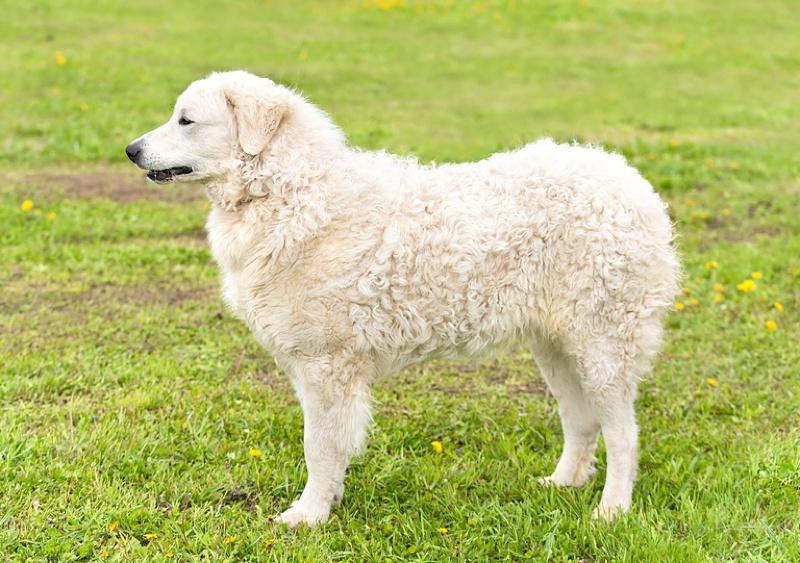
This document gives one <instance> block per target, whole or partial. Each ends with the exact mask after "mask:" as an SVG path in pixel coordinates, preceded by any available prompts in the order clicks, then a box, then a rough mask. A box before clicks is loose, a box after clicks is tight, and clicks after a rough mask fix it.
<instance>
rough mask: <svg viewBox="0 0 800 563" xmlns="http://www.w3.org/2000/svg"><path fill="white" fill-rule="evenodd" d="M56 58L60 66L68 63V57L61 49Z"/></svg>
mask: <svg viewBox="0 0 800 563" xmlns="http://www.w3.org/2000/svg"><path fill="white" fill-rule="evenodd" d="M54 58H55V60H56V64H57V65H59V66H60V65H65V64H67V57H65V56H64V53H62V52H61V51H56V54H55V56H54Z"/></svg>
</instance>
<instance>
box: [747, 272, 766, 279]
mask: <svg viewBox="0 0 800 563" xmlns="http://www.w3.org/2000/svg"><path fill="white" fill-rule="evenodd" d="M750 277H751V278H753V279H754V280H760V279H761V278H763V277H764V274H762V273H761V272H753V273H752V274H750Z"/></svg>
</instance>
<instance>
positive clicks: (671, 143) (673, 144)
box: [669, 137, 681, 147]
mask: <svg viewBox="0 0 800 563" xmlns="http://www.w3.org/2000/svg"><path fill="white" fill-rule="evenodd" d="M680 144H681V143H680V141H678V139H676V138H674V137H673V138H672V139H670V140H669V146H671V147H677V146H678V145H680Z"/></svg>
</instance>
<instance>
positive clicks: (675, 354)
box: [0, 0, 800, 562]
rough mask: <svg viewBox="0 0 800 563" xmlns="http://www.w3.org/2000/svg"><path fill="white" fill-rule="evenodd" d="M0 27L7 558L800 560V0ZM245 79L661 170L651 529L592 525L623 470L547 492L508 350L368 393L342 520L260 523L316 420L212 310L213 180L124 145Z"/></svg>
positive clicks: (445, 150)
mask: <svg viewBox="0 0 800 563" xmlns="http://www.w3.org/2000/svg"><path fill="white" fill-rule="evenodd" d="M0 6H2V7H3V18H2V20H1V21H0V52H1V53H2V57H1V58H0V123H2V135H0V225H2V230H0V245H1V247H2V253H0V283H2V286H3V290H2V292H1V293H0V560H2V561H46V560H50V561H77V560H109V561H123V560H124V561H131V560H134V561H200V560H208V561H241V560H251V561H258V560H264V561H267V560H274V561H327V560H342V561H372V560H381V561H407V560H413V561H446V560H468V561H481V560H517V561H522V560H534V561H547V560H550V561H579V560H582V561H632V562H640V561H667V560H671V561H733V560H735V561H770V562H772V561H798V560H800V524H799V523H800V414H798V413H799V412H800V345H798V340H799V339H800V219H798V218H799V217H800V152H799V151H798V146H800V104H798V103H797V100H798V92H800V34H798V33H797V30H798V29H800V12H798V10H797V6H796V3H793V2H790V1H788V0H785V1H782V2H781V1H767V2H755V1H752V0H751V1H742V0H731V1H730V2H726V3H719V2H714V1H712V0H702V1H701V0H694V1H690V0H679V1H677V2H670V3H661V2H652V1H645V0H643V1H640V2H623V1H621V0H613V1H609V2H601V1H599V0H581V1H578V2H572V1H569V2H560V1H559V2H556V1H551V2H524V1H521V0H519V1H516V2H515V1H513V0H512V1H509V2H498V1H481V2H466V1H465V2H458V1H455V0H452V1H439V2H414V1H412V0H405V1H403V0H372V1H361V0H359V1H355V0H354V1H350V2H324V1H317V2H307V1H304V0H296V1H294V2H256V1H249V2H227V3H223V2H211V1H198V0H195V1H188V0H182V1H176V2H156V1H154V0H139V1H137V2H110V1H93V2H89V1H88V0H72V1H69V2H67V1H57V0H42V1H36V2H25V3H23V2H13V1H11V2H4V3H0ZM231 68H246V69H248V70H251V71H253V72H256V73H259V74H263V75H267V76H270V77H272V78H273V79H275V80H277V81H280V82H283V83H287V84H291V85H294V86H296V87H297V88H299V89H301V90H302V91H303V92H305V93H306V94H307V95H308V96H309V98H310V99H311V100H313V101H314V102H315V103H316V104H318V105H319V106H321V107H323V108H325V109H326V110H327V111H329V112H330V113H331V115H332V116H333V117H334V118H335V120H336V121H337V122H338V123H339V124H340V125H341V126H342V127H343V129H344V130H345V132H346V133H347V135H348V137H349V138H350V140H351V141H352V143H354V144H357V145H361V146H364V147H367V148H387V149H388V150H391V151H394V152H398V153H402V154H416V155H417V156H419V157H420V159H422V160H425V161H428V160H436V161H438V162H442V161H458V160H469V159H475V158H480V157H483V156H486V155H488V154H490V153H492V152H494V151H497V150H505V149H508V148H512V147H514V146H518V145H520V144H522V143H525V142H527V141H530V140H533V139H535V138H538V137H541V136H552V137H554V138H556V139H558V140H563V141H569V140H572V139H578V140H580V141H584V142H592V143H596V144H600V145H603V146H605V147H607V148H609V149H612V150H616V151H619V152H621V153H623V154H625V155H626V156H627V157H628V159H629V160H630V161H631V162H632V163H633V164H634V165H635V166H637V167H638V168H640V170H642V172H643V173H644V175H645V176H646V177H647V178H649V179H650V180H651V181H652V182H653V184H654V185H655V186H656V188H657V189H658V190H659V192H660V193H661V194H662V195H663V197H664V198H665V199H666V200H668V201H669V203H670V209H671V213H672V214H673V217H674V219H675V221H676V228H677V231H678V233H679V240H678V244H679V248H680V252H681V255H682V258H683V262H684V266H685V282H684V285H685V289H684V293H685V295H683V296H681V297H680V298H679V299H678V301H677V302H676V307H675V310H674V311H673V312H671V313H670V315H669V318H668V337H667V341H666V343H665V346H664V348H663V352H662V354H661V356H660V358H659V361H658V364H657V366H656V368H655V371H654V373H653V375H652V376H651V377H650V378H648V379H647V380H646V381H644V382H643V384H642V386H641V394H640V399H639V401H638V413H639V415H638V416H639V421H640V425H641V439H640V444H641V464H640V478H639V480H638V482H637V485H636V488H635V492H634V508H633V510H632V511H631V513H630V514H628V515H626V516H625V517H623V518H621V519H620V520H618V521H617V522H615V523H614V524H612V525H606V524H602V523H598V522H594V521H592V520H591V516H590V515H591V510H592V508H593V507H594V505H595V504H596V503H597V501H598V499H599V495H600V492H601V487H602V483H603V479H604V471H603V469H604V467H605V464H604V462H602V461H601V463H600V465H599V468H600V471H599V472H598V475H597V477H596V478H595V479H594V480H593V481H592V482H590V484H588V485H587V486H586V487H584V488H583V489H581V490H577V491H576V490H553V489H550V488H543V487H541V486H539V485H538V484H537V482H536V477H537V476H540V475H545V474H548V473H549V472H550V471H551V470H552V468H553V467H554V464H555V462H556V460H557V458H558V454H559V451H560V440H561V430H560V428H559V423H558V416H557V413H556V408H555V404H554V402H553V400H552V398H551V397H549V396H548V395H547V393H546V391H545V389H544V386H543V384H542V383H541V379H540V378H539V377H538V375H537V374H536V368H535V367H534V363H533V360H532V358H531V356H530V354H529V353H528V351H527V350H524V349H519V348H512V349H510V350H508V351H505V352H503V353H502V354H501V355H500V356H499V357H497V358H496V359H495V358H488V359H485V360H473V359H468V358H464V359H463V360H461V361H457V362H449V363H434V364H426V365H422V366H419V367H417V368H414V369H411V370H407V371H405V372H402V373H400V374H398V375H397V376H396V377H393V378H391V379H387V380H386V381H383V382H380V383H379V384H378V385H377V386H376V408H375V412H376V417H375V418H376V420H375V426H374V429H373V432H372V436H371V440H370V445H369V448H368V449H367V452H366V454H365V455H364V456H362V457H360V458H358V459H357V461H356V462H355V463H354V465H353V466H352V467H351V469H350V471H349V475H348V479H347V492H346V495H345V499H344V503H343V505H342V506H341V507H339V508H337V509H336V510H335V511H334V513H333V516H332V518H331V520H330V522H329V523H328V524H327V525H326V526H324V527H322V528H319V529H313V530H311V529H305V528H304V529H300V530H298V531H289V530H286V529H284V528H281V527H279V526H276V525H275V524H273V523H271V519H270V517H271V515H274V514H276V513H279V512H280V511H281V510H283V509H285V508H286V506H287V505H288V503H289V502H290V501H291V500H293V499H294V498H296V497H297V496H298V495H299V493H300V491H301V488H302V485H303V483H304V478H305V468H304V464H303V460H302V416H301V412H300V408H299V406H298V405H297V403H296V400H295V398H294V397H293V395H292V392H291V388H290V386H289V384H288V381H287V380H286V379H285V378H284V376H283V375H282V374H281V373H279V372H278V371H277V370H276V368H275V366H274V363H273V361H272V359H271V358H270V357H269V356H268V355H267V354H266V353H265V352H264V351H262V350H261V349H260V348H259V346H258V345H257V344H256V343H255V342H254V339H253V338H252V337H251V336H250V334H249V333H248V331H247V329H246V328H245V327H244V326H243V325H242V324H241V323H239V322H238V321H236V320H234V319H233V318H232V317H231V316H230V315H229V314H228V313H227V312H226V310H225V308H224V306H223V304H222V302H221V299H220V298H219V296H218V275H217V269H216V267H215V265H214V264H213V262H212V260H211V258H210V254H209V251H208V248H207V245H206V242H205V238H204V231H203V223H204V219H205V215H206V214H207V208H206V204H205V199H204V194H203V191H202V189H201V188H200V187H199V186H180V187H179V186H173V187H169V186H168V187H163V188H159V187H155V186H153V185H151V184H147V183H146V182H145V180H144V179H143V178H142V176H141V173H140V172H137V171H136V170H134V169H133V167H132V166H131V165H129V164H127V163H125V162H124V154H123V149H124V146H125V144H126V143H127V142H128V141H130V140H132V139H133V138H134V137H136V136H138V135H140V134H141V133H143V132H145V131H148V130H150V129H152V128H153V127H155V126H156V125H158V124H160V123H161V122H163V121H164V120H166V118H167V116H168V115H169V112H170V110H171V106H172V103H173V102H174V99H175V97H176V96H177V94H179V93H180V92H181V91H182V90H183V88H184V87H185V86H186V84H188V83H189V82H190V81H192V80H194V79H197V78H200V77H202V76H203V75H205V74H207V73H208V72H210V71H212V70H217V69H231ZM26 200H30V202H29V203H27V204H26V203H24V202H26ZM747 280H750V281H747ZM433 441H440V442H441V444H442V451H441V452H437V451H436V449H434V448H433V447H432V442H433ZM600 453H601V460H602V451H601V452H600Z"/></svg>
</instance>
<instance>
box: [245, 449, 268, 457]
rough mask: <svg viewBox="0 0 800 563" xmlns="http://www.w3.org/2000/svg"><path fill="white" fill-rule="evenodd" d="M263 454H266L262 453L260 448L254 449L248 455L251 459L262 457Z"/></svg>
mask: <svg viewBox="0 0 800 563" xmlns="http://www.w3.org/2000/svg"><path fill="white" fill-rule="evenodd" d="M263 454H264V452H262V451H261V450H259V449H258V448H253V449H251V450H250V451H248V452H247V455H249V456H250V457H261V456H262V455H263Z"/></svg>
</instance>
